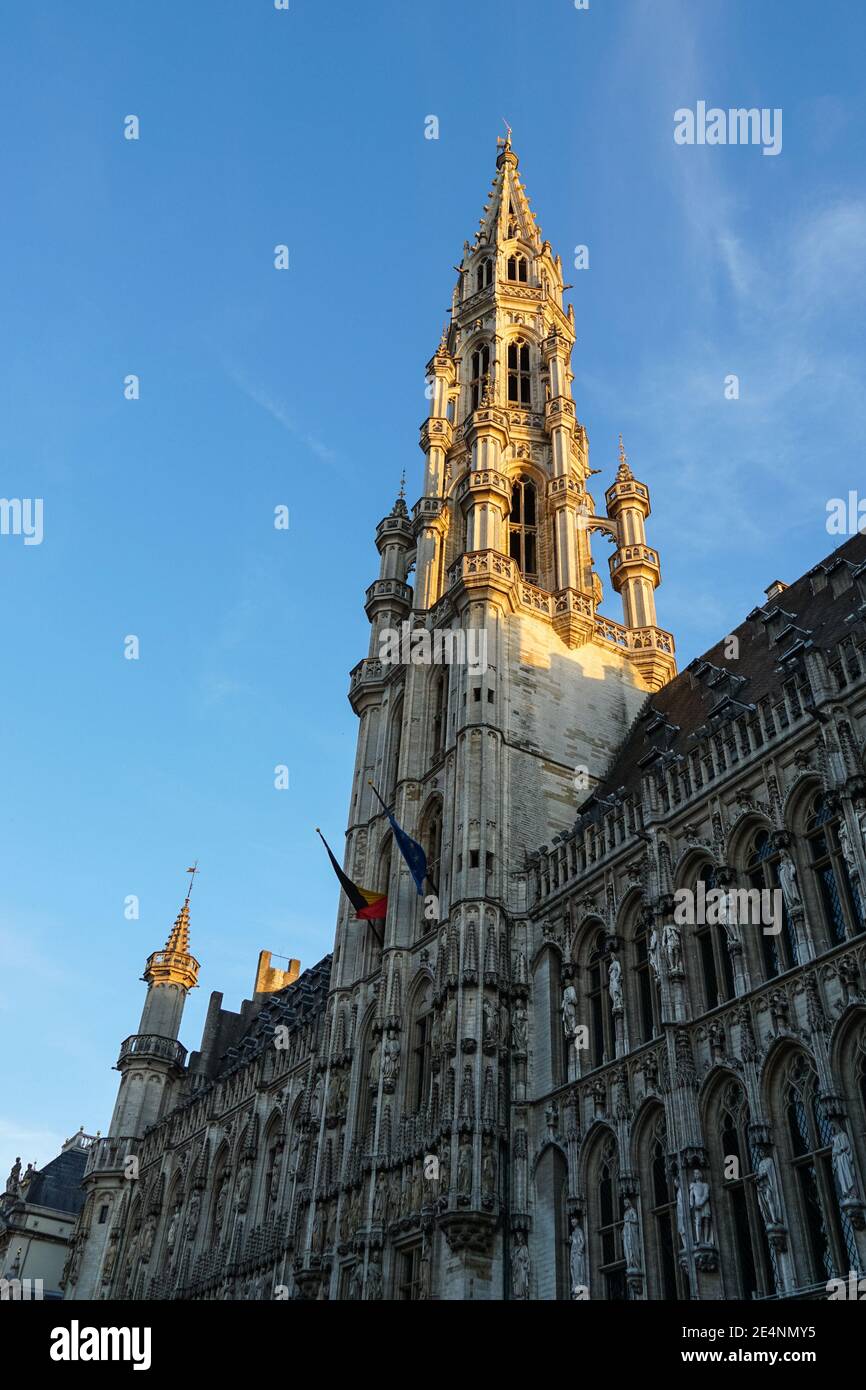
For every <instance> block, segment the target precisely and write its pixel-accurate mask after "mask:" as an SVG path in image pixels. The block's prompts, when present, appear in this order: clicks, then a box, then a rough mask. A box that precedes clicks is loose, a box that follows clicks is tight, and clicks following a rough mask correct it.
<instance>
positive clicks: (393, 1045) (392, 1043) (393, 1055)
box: [382, 1033, 400, 1083]
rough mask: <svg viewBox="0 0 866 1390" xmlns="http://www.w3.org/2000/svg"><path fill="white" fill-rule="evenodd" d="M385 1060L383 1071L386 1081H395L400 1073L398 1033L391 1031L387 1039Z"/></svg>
mask: <svg viewBox="0 0 866 1390" xmlns="http://www.w3.org/2000/svg"><path fill="white" fill-rule="evenodd" d="M383 1050H384V1053H385V1061H384V1064H383V1067H382V1073H383V1075H384V1077H385V1080H386V1081H390V1082H392V1083H393V1082H394V1081H396V1080H397V1077H398V1076H399V1075H400V1039H399V1038H398V1037H397V1036H396V1034H394V1033H391V1034H389V1035H388V1037H387V1038H386V1039H385V1047H384V1049H383Z"/></svg>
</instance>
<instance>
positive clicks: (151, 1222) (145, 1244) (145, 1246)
mask: <svg viewBox="0 0 866 1390" xmlns="http://www.w3.org/2000/svg"><path fill="white" fill-rule="evenodd" d="M155 1235H156V1217H155V1216H154V1215H153V1213H152V1212H151V1214H150V1216H148V1218H147V1220H146V1222H145V1223H144V1231H143V1232H142V1236H141V1258H142V1259H143V1260H144V1262H145V1264H146V1263H147V1261H148V1260H149V1259H150V1256H151V1251H152V1250H153V1238H154V1236H155Z"/></svg>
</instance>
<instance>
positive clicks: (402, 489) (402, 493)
mask: <svg viewBox="0 0 866 1390" xmlns="http://www.w3.org/2000/svg"><path fill="white" fill-rule="evenodd" d="M398 498H399V500H400V501H401V502H405V500H406V469H405V468H404V469H403V472H402V473H401V474H400V491H399V493H398Z"/></svg>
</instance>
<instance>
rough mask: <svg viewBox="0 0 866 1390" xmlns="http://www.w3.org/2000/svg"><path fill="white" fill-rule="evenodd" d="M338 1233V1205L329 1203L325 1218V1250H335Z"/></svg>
mask: <svg viewBox="0 0 866 1390" xmlns="http://www.w3.org/2000/svg"><path fill="white" fill-rule="evenodd" d="M336 1233H337V1203H336V1202H329V1203H328V1207H327V1214H326V1217H325V1249H326V1250H333V1248H334V1244H335V1242H334V1237H335V1235H336Z"/></svg>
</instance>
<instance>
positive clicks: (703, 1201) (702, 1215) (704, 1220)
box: [689, 1168, 713, 1245]
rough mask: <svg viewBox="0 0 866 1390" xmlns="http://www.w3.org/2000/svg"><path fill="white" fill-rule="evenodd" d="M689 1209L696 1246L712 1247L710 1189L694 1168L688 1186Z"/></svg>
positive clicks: (697, 1169) (698, 1171) (698, 1170)
mask: <svg viewBox="0 0 866 1390" xmlns="http://www.w3.org/2000/svg"><path fill="white" fill-rule="evenodd" d="M689 1209H690V1210H691V1213H692V1228H693V1230H694V1234H695V1244H696V1245H712V1243H713V1216H712V1211H711V1208H710V1188H709V1184H708V1183H706V1182H704V1180H703V1178H702V1177H701V1173H700V1169H699V1168H695V1169H694V1171H693V1173H692V1181H691V1184H690V1186H689Z"/></svg>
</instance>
